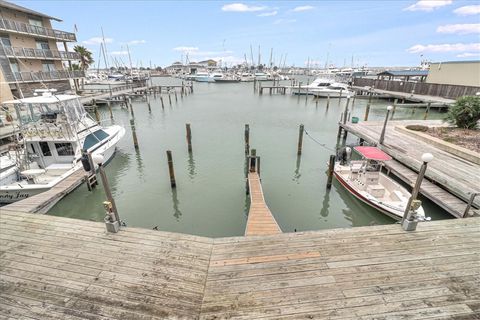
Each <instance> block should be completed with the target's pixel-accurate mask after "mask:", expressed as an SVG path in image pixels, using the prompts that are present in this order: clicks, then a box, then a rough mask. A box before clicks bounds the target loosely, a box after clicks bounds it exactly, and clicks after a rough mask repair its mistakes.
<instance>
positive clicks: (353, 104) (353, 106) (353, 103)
mask: <svg viewBox="0 0 480 320" xmlns="http://www.w3.org/2000/svg"><path fill="white" fill-rule="evenodd" d="M356 97H357V96H356V92H355V93H354V96H353V99H352V112H353V109H354V108H355V98H356Z"/></svg>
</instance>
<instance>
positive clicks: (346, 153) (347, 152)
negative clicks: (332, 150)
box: [337, 147, 352, 166]
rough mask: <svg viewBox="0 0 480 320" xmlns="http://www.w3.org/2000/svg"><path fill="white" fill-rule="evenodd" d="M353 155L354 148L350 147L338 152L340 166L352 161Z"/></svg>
mask: <svg viewBox="0 0 480 320" xmlns="http://www.w3.org/2000/svg"><path fill="white" fill-rule="evenodd" d="M351 155H352V148H350V147H343V148H341V149H340V150H338V154H337V157H338V159H339V160H340V164H341V165H342V166H343V165H346V164H347V163H348V162H349V161H350V157H351Z"/></svg>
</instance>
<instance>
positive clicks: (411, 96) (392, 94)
mask: <svg viewBox="0 0 480 320" xmlns="http://www.w3.org/2000/svg"><path fill="white" fill-rule="evenodd" d="M352 89H353V90H355V92H357V93H359V94H370V93H373V94H374V95H378V96H381V97H384V98H397V99H401V100H407V101H416V102H422V103H429V102H430V103H432V104H433V105H432V107H435V106H436V107H440V106H448V105H450V104H452V103H454V102H455V100H453V99H447V98H443V97H437V96H428V95H423V94H416V93H407V92H398V91H388V90H381V89H376V88H371V87H368V88H366V87H359V86H352ZM399 106H401V104H400V105H399Z"/></svg>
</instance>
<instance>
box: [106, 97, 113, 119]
mask: <svg viewBox="0 0 480 320" xmlns="http://www.w3.org/2000/svg"><path fill="white" fill-rule="evenodd" d="M107 105H108V111H109V112H110V119H112V120H113V112H112V102H111V101H110V100H109V101H107Z"/></svg>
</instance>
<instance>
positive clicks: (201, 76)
mask: <svg viewBox="0 0 480 320" xmlns="http://www.w3.org/2000/svg"><path fill="white" fill-rule="evenodd" d="M195 81H197V82H211V76H210V73H208V72H203V71H202V72H197V74H196V76H195Z"/></svg>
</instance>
